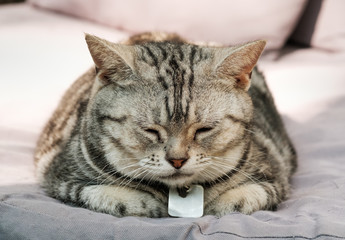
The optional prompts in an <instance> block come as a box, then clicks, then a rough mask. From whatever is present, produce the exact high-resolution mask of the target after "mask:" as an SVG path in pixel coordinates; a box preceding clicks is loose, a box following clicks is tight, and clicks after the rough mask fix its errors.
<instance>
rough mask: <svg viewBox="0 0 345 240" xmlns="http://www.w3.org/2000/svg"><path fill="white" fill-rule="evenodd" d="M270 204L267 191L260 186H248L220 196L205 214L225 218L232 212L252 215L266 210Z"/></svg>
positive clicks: (207, 207) (208, 207) (206, 209)
mask: <svg viewBox="0 0 345 240" xmlns="http://www.w3.org/2000/svg"><path fill="white" fill-rule="evenodd" d="M267 204H268V195H267V192H266V191H265V189H264V188H263V187H262V186H260V185H258V184H246V185H242V186H239V187H238V188H235V189H231V190H228V191H226V192H225V193H223V194H222V195H220V196H219V197H218V198H217V199H216V200H215V201H213V202H211V203H210V204H209V205H208V206H206V208H205V213H206V214H210V215H216V216H218V217H221V216H224V215H226V214H228V213H232V212H241V213H244V214H251V213H253V212H255V211H258V210H260V209H265V208H266V207H267Z"/></svg>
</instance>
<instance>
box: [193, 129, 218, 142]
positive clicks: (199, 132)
mask: <svg viewBox="0 0 345 240" xmlns="http://www.w3.org/2000/svg"><path fill="white" fill-rule="evenodd" d="M211 130H213V128H212V127H203V128H199V129H197V130H196V131H195V134H194V140H196V138H197V136H198V135H202V134H204V133H208V132H210V131H211Z"/></svg>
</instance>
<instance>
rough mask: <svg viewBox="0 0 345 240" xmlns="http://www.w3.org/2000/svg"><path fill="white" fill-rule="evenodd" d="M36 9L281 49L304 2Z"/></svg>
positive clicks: (109, 3) (228, 0)
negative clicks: (261, 42) (261, 41)
mask: <svg viewBox="0 0 345 240" xmlns="http://www.w3.org/2000/svg"><path fill="white" fill-rule="evenodd" d="M30 2H31V3H33V4H34V5H36V6H39V7H43V8H47V9H51V10H55V11H58V12H63V13H67V14H71V15H74V16H78V17H81V18H86V19H88V20H92V21H96V22H98V23H102V24H105V25H109V26H112V27H116V28H119V29H123V30H127V31H129V32H132V33H138V32H142V31H166V32H176V33H179V34H181V35H182V36H184V37H185V38H188V39H190V40H194V41H216V42H219V43H223V44H235V43H240V42H246V41H250V40H256V39H266V40H268V44H267V48H268V49H279V48H281V47H282V46H283V44H284V43H285V41H286V39H287V37H288V36H289V35H290V34H291V32H292V30H293V29H294V27H295V24H296V22H297V21H298V19H299V17H300V14H301V13H302V12H303V9H304V6H305V3H306V0H289V1H276V0H261V1H256V0H241V1H240V0H217V1H210V0H189V1H185V0H175V1H168V0H160V1H156V0H128V1H121V0H99V1H96V0H87V1H85V0H31V1H30Z"/></svg>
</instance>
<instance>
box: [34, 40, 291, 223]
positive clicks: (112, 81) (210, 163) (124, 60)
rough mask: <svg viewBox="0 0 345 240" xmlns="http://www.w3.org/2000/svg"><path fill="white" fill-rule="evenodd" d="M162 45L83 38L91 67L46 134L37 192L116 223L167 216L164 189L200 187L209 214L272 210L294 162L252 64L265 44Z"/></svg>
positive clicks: (40, 154)
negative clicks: (107, 216) (105, 215)
mask: <svg viewBox="0 0 345 240" xmlns="http://www.w3.org/2000/svg"><path fill="white" fill-rule="evenodd" d="M156 39H157V36H155V35H151V34H146V35H140V36H135V37H133V38H131V39H130V40H129V41H128V42H127V45H121V44H112V43H109V42H107V41H105V40H102V39H99V38H96V37H93V36H90V35H87V36H86V40H87V42H88V46H89V49H90V52H91V55H92V57H93V59H94V61H95V64H96V70H90V71H88V72H87V73H86V74H84V75H83V76H82V77H81V78H79V79H78V80H77V81H76V82H75V83H74V84H73V85H72V86H71V88H70V89H69V90H68V92H67V93H66V94H65V96H64V98H63V100H62V101H61V103H60V105H59V107H58V109H57V110H56V111H55V113H54V115H53V116H52V118H51V120H50V121H49V123H48V124H47V126H46V128H45V129H44V131H43V133H42V135H41V137H40V140H39V142H38V147H37V151H36V155H35V161H36V169H37V171H36V172H37V175H38V178H39V181H40V183H41V185H42V186H43V187H44V189H45V190H46V192H47V193H48V194H49V195H50V196H53V197H55V198H57V199H60V200H62V201H64V202H67V203H73V204H76V205H79V206H83V207H86V208H90V209H93V210H95V211H99V212H106V213H110V214H113V215H115V216H128V215H135V216H148V217H164V216H168V211H167V202H168V192H169V188H182V187H184V186H190V185H192V184H200V185H202V186H203V187H204V191H205V198H204V201H205V205H204V206H205V207H204V212H205V214H215V215H218V216H222V215H224V214H227V213H229V212H233V211H240V212H243V213H252V212H253V211H256V210H260V209H274V208H275V207H276V206H277V204H278V203H279V202H281V201H282V200H283V199H284V198H285V197H286V195H287V192H288V190H289V183H288V181H289V177H290V176H291V174H292V173H293V171H294V169H295V167H296V155H295V152H294V149H293V146H292V144H291V142H290V140H289V138H288V136H287V134H286V132H285V129H284V126H283V124H282V121H281V119H280V117H279V115H278V113H277V111H276V109H275V106H274V103H273V99H272V96H271V94H270V92H269V90H268V88H267V86H266V84H265V81H264V78H263V76H262V75H261V74H260V73H259V72H258V71H257V70H256V69H255V68H254V66H255V64H256V61H257V59H258V57H259V56H260V54H261V51H262V49H263V47H264V45H265V44H264V42H262V41H257V42H253V43H249V44H246V45H243V46H239V47H232V48H221V47H207V46H204V47H200V46H197V45H193V44H187V43H184V42H183V40H182V39H180V38H179V37H178V36H170V35H167V36H165V35H160V39H159V42H154V41H155V40H156ZM96 72H97V73H96ZM250 77H251V78H252V81H251V83H252V84H251V87H250V88H249V85H250ZM248 88H249V90H248Z"/></svg>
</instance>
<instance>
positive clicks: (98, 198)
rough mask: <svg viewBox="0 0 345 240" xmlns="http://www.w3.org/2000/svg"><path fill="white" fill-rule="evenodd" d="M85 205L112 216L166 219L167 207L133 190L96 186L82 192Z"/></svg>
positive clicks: (149, 196)
mask: <svg viewBox="0 0 345 240" xmlns="http://www.w3.org/2000/svg"><path fill="white" fill-rule="evenodd" d="M80 197H81V200H82V202H83V203H84V205H85V206H86V207H87V208H89V209H91V210H94V211H97V212H104V213H108V214H112V215H114V216H117V217H124V216H141V217H152V218H158V217H165V216H168V212H167V207H166V206H164V204H163V203H162V202H160V201H158V200H157V199H155V198H154V197H153V196H151V195H150V194H147V193H144V192H140V191H137V190H134V189H131V188H124V187H117V186H104V185H94V186H88V187H85V188H84V189H83V191H82V192H81V195H80Z"/></svg>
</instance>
